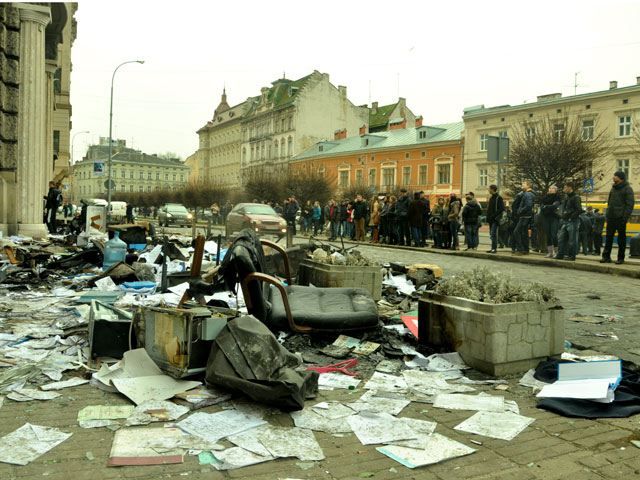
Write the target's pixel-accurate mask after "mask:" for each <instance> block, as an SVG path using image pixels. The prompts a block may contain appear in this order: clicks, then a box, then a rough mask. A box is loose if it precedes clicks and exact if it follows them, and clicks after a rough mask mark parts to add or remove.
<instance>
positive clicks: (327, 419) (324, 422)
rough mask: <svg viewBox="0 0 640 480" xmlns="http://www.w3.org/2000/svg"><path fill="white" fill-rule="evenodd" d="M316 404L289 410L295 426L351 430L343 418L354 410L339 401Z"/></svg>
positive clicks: (329, 430) (329, 431)
mask: <svg viewBox="0 0 640 480" xmlns="http://www.w3.org/2000/svg"><path fill="white" fill-rule="evenodd" d="M318 405H320V404H318ZM318 405H314V406H313V407H305V408H304V409H302V410H299V411H297V412H291V413H290V415H291V418H293V423H294V424H295V426H296V427H300V428H307V429H309V430H315V431H318V432H326V433H348V432H351V427H350V426H349V424H348V423H347V422H346V421H345V418H346V417H348V416H350V415H354V414H355V413H356V412H354V411H353V410H352V409H351V408H349V407H347V406H345V405H342V404H341V403H335V402H332V403H330V404H327V407H326V408H324V405H323V406H321V407H318ZM234 443H235V442H234Z"/></svg>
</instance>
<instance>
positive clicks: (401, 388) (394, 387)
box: [364, 372, 407, 392]
mask: <svg viewBox="0 0 640 480" xmlns="http://www.w3.org/2000/svg"><path fill="white" fill-rule="evenodd" d="M364 388H366V389H367V390H377V391H383V392H406V391H407V382H405V380H404V377H400V376H396V375H389V374H388V373H382V372H373V375H372V376H371V378H370V379H369V381H368V382H367V383H365V385H364Z"/></svg>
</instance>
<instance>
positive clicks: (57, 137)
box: [53, 130, 60, 155]
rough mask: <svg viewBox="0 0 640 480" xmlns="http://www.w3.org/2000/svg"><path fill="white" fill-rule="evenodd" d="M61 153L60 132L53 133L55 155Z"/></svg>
mask: <svg viewBox="0 0 640 480" xmlns="http://www.w3.org/2000/svg"><path fill="white" fill-rule="evenodd" d="M59 151H60V130H54V131H53V153H55V154H56V155H57V154H58V152H59Z"/></svg>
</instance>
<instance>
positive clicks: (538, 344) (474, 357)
mask: <svg viewBox="0 0 640 480" xmlns="http://www.w3.org/2000/svg"><path fill="white" fill-rule="evenodd" d="M418 318H419V327H420V332H419V335H420V341H421V342H422V343H428V344H430V345H434V346H440V347H443V346H447V347H450V348H452V349H455V350H456V351H457V352H458V353H460V356H461V357H462V358H463V359H464V361H465V362H466V363H467V365H469V366H471V367H473V368H475V369H476V370H479V371H481V372H485V373H488V374H490V375H495V376H502V375H508V374H514V373H520V372H525V371H527V370H528V369H530V368H533V367H535V366H536V365H537V364H538V362H540V361H541V360H544V359H545V358H546V357H547V356H550V355H558V354H561V353H562V352H563V351H564V311H563V310H562V308H561V307H559V306H557V305H555V304H540V303H537V302H519V303H500V304H492V303H482V302H477V301H474V300H468V299H466V298H460V297H449V296H445V295H438V294H436V293H433V292H425V294H424V296H423V297H422V298H421V299H420V302H419V315H418Z"/></svg>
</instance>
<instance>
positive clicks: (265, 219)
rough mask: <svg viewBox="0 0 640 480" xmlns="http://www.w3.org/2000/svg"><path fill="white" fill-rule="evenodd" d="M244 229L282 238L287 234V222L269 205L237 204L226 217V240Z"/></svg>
mask: <svg viewBox="0 0 640 480" xmlns="http://www.w3.org/2000/svg"><path fill="white" fill-rule="evenodd" d="M244 228H252V229H254V231H255V232H256V233H258V234H273V235H279V236H283V235H284V234H285V233H286V232H287V222H286V221H285V220H284V219H283V218H282V217H281V216H280V215H278V214H277V213H276V211H275V210H274V209H273V208H271V207H270V206H269V205H264V204H262V203H239V204H237V205H236V206H235V207H233V208H232V209H231V211H230V212H229V215H227V220H226V234H227V238H229V237H231V236H232V235H233V234H234V233H237V232H239V231H240V230H242V229H244Z"/></svg>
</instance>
